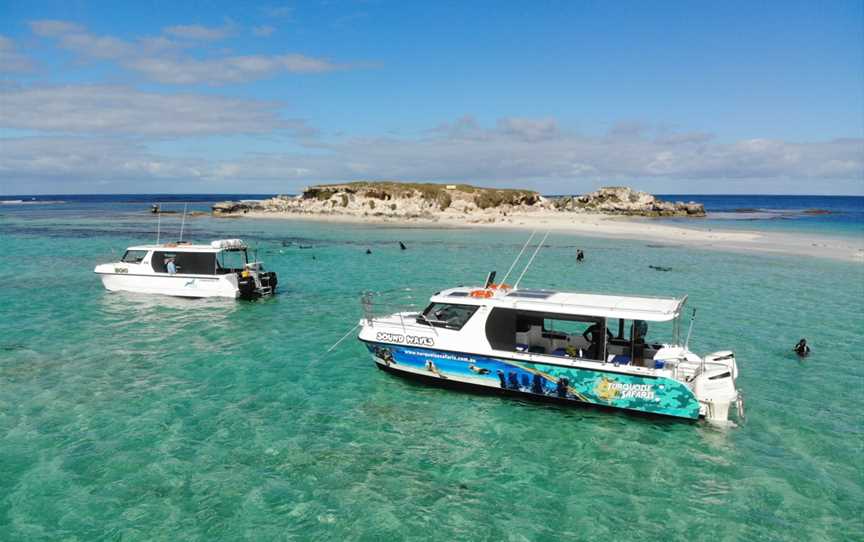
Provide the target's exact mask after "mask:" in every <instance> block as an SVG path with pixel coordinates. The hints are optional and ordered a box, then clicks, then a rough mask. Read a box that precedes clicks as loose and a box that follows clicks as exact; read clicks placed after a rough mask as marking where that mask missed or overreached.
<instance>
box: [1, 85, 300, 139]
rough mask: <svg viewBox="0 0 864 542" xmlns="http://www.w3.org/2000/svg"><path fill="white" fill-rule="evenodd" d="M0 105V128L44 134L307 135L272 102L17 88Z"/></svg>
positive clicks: (96, 88)
mask: <svg viewBox="0 0 864 542" xmlns="http://www.w3.org/2000/svg"><path fill="white" fill-rule="evenodd" d="M3 103H4V114H3V116H2V117H0V127H3V128H12V129H23V130H34V131H43V132H61V133H75V134H121V135H132V136H146V137H183V136H193V135H217V134H220V135H224V134H229V135H233V134H270V133H273V132H275V131H278V130H290V131H292V132H294V133H301V134H303V135H308V134H309V133H310V131H311V128H309V127H308V126H306V125H305V124H304V123H303V122H302V121H299V120H288V119H284V118H282V117H281V115H280V114H279V111H278V110H279V108H280V107H282V104H278V103H274V102H262V101H257V100H248V99H239V98H225V97H220V96H204V95H197V94H159V93H154V92H142V91H139V90H136V89H134V88H130V87H125V86H105V85H74V86H56V87H30V88H26V87H19V88H13V89H9V90H7V91H5V92H4V95H3Z"/></svg>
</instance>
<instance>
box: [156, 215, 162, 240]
mask: <svg viewBox="0 0 864 542" xmlns="http://www.w3.org/2000/svg"><path fill="white" fill-rule="evenodd" d="M161 233H162V209H161V208H160V209H159V211H157V212H156V244H157V245H158V244H159V235H160V234H161Z"/></svg>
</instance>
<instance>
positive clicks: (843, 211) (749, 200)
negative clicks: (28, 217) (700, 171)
mask: <svg viewBox="0 0 864 542" xmlns="http://www.w3.org/2000/svg"><path fill="white" fill-rule="evenodd" d="M274 195H275V194H156V195H154V194H93V195H39V196H33V195H17V196H0V201H3V200H7V201H8V200H25V201H28V202H40V201H55V202H62V203H55V204H53V205H52V208H51V209H50V211H51V213H52V216H58V215H60V214H62V213H63V212H64V211H65V212H69V213H71V214H78V213H81V212H84V211H92V212H94V213H100V212H103V211H105V210H106V209H108V208H109V207H110V210H111V212H118V211H122V210H128V211H130V212H133V213H137V212H138V211H140V210H141V208H142V205H150V204H152V203H156V202H158V203H161V204H162V208H163V209H167V210H174V211H181V212H182V209H183V205H184V204H185V203H188V209H189V210H198V211H206V210H209V208H210V205H211V204H212V203H213V202H216V201H225V200H240V199H264V198H269V197H273V196H274ZM658 197H660V198H661V199H664V200H667V201H698V202H700V203H704V204H705V209H706V211H707V213H708V216H707V217H706V218H704V219H699V220H694V219H689V218H683V219H680V218H670V219H663V220H662V221H663V222H671V223H676V224H678V225H686V226H688V227H693V228H701V229H707V228H721V229H722V228H730V229H752V230H766V231H788V232H796V233H802V232H803V233H807V232H810V233H816V234H823V235H834V236H844V237H845V236H864V196H782V195H781V196H778V195H699V194H666V195H660V196H658ZM4 207H10V208H4V209H3V210H4V211H5V212H10V213H14V212H15V210H16V209H17V210H20V211H22V212H25V213H27V214H32V213H34V212H36V211H37V209H34V208H33V207H37V208H45V207H44V206H40V205H35V206H33V205H14V206H4ZM55 207H56V208H55Z"/></svg>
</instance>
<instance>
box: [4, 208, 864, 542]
mask: <svg viewBox="0 0 864 542" xmlns="http://www.w3.org/2000/svg"><path fill="white" fill-rule="evenodd" d="M100 198H101V199H100ZM176 198H177V199H175V200H173V201H168V198H167V197H165V196H156V197H154V196H144V197H140V198H137V199H133V198H130V197H129V196H119V197H116V198H114V199H112V198H105V197H102V196H100V197H97V198H91V199H88V198H80V199H79V198H73V197H69V196H63V197H56V198H54V197H52V199H63V200H65V201H67V203H64V204H46V205H8V206H7V205H2V206H0V241H2V246H3V249H4V257H3V258H0V271H2V273H3V276H4V277H6V280H5V281H3V282H2V283H0V540H60V539H65V540H104V539H108V540H208V541H209V540H238V539H252V540H353V539H359V540H400V539H423V540H427V539H428V540H447V541H450V540H463V539H464V540H496V541H497V540H599V539H604V540H622V539H628V540H630V539H638V540H664V541H665V540H688V541H691V540H696V541H698V540H706V541H715V540H721V541H726V540H728V541H733V540H767V541H797V540H861V539H864V519H862V518H864V468H862V465H864V414H862V412H864V410H862V408H861V405H862V399H861V397H862V392H864V355H862V352H864V339H862V333H861V330H862V329H864V312H862V306H864V266H862V265H861V264H855V263H848V262H839V261H833V260H821V259H816V258H801V257H784V256H769V255H764V256H763V255H758V254H752V253H748V254H740V253H726V252H721V251H717V250H711V251H703V250H698V249H692V248H682V247H675V246H668V245H657V244H654V243H650V242H644V241H639V240H632V241H624V240H608V239H595V238H590V237H581V236H575V235H563V234H555V235H551V236H550V237H549V239H548V241H547V245H548V247H547V248H544V249H543V250H542V251H541V252H540V253H539V255H538V257H537V260H536V261H535V264H534V266H533V267H532V268H531V270H530V271H529V272H528V273H527V274H526V276H525V279H524V283H523V285H524V286H525V287H550V288H558V289H570V290H585V291H592V292H604V293H630V294H648V295H652V294H653V295H684V294H688V295H689V296H690V297H689V302H688V304H689V306H690V307H695V308H697V309H698V319H697V322H696V326H695V330H694V335H693V340H692V341H691V346H692V348H693V349H694V350H696V351H697V352H700V353H706V352H711V351H716V350H721V349H727V348H731V349H734V350H735V351H736V354H737V356H738V359H739V364H740V368H741V376H740V379H739V385H740V387H741V389H742V390H743V391H744V393H745V395H746V399H747V414H748V416H747V421H746V423H745V424H744V425H743V426H741V427H737V428H725V429H724V428H715V427H711V426H708V425H706V424H704V423H695V424H691V423H680V422H675V421H670V420H665V419H655V418H644V417H634V416H629V415H626V414H622V413H616V412H605V411H598V410H593V409H589V408H578V407H559V406H550V405H544V404H536V403H530V402H524V401H518V400H513V399H507V398H499V397H494V396H484V395H473V394H467V393H460V392H454V391H448V390H441V389H436V388H428V387H423V386H419V385H416V384H413V383H410V382H407V381H404V380H402V379H399V378H396V377H394V376H391V375H388V374H385V373H383V372H381V371H378V370H376V369H375V368H374V365H373V364H372V362H371V360H369V359H368V354H367V353H366V351H365V348H363V347H362V346H361V345H360V344H358V343H357V342H356V341H354V340H353V339H349V340H347V341H346V342H345V343H343V344H342V345H341V346H340V347H339V348H337V349H336V350H335V351H334V352H333V353H332V354H331V355H330V356H328V357H326V358H323V359H322V354H323V352H324V351H325V350H326V349H327V348H328V347H329V346H330V345H332V344H333V343H334V342H335V341H336V340H337V339H338V338H340V337H341V336H342V335H343V334H344V333H345V332H346V331H348V330H349V329H350V328H351V326H352V325H354V323H356V321H357V320H358V319H359V318H360V316H361V309H360V305H359V296H360V294H361V292H363V291H366V290H372V291H377V292H381V296H380V297H381V298H383V299H392V300H393V301H394V302H396V303H397V304H413V305H422V304H424V303H425V301H426V299H428V296H429V295H430V294H432V293H433V292H435V291H438V290H440V289H441V288H444V287H448V286H453V285H456V284H471V283H477V282H480V281H481V280H482V279H483V277H484V276H485V273H486V272H487V271H489V270H491V269H498V270H499V271H504V270H506V269H507V268H508V267H509V265H510V263H511V261H512V258H513V257H514V256H515V255H516V253H517V252H518V251H519V248H520V247H521V245H522V243H523V242H524V240H525V238H526V237H527V234H526V233H525V232H509V231H477V230H472V229H467V228H466V229H446V230H445V229H439V230H432V229H423V228H399V227H389V226H388V227H385V226H356V225H351V226H349V225H332V224H322V223H315V222H302V221H295V220H278V219H273V220H247V219H216V218H211V217H208V216H195V217H193V216H190V217H187V218H186V223H185V226H184V227H185V234H184V238H186V239H190V240H193V241H209V240H211V239H215V238H227V237H232V238H233V237H241V238H244V239H247V240H248V241H249V242H251V243H252V244H253V245H254V246H255V247H256V248H257V250H258V254H259V257H260V258H261V259H263V260H264V261H265V262H266V263H267V266H268V268H270V269H273V270H275V271H277V272H278V273H279V276H280V290H279V292H278V295H276V296H275V297H274V298H271V299H266V300H263V301H259V302H234V301H222V300H199V301H195V300H181V299H172V298H160V297H150V296H138V295H131V294H123V293H108V292H106V291H105V290H104V289H103V288H102V286H101V284H100V282H99V280H98V278H97V277H96V276H95V275H94V274H93V272H92V270H93V267H94V266H95V265H96V264H98V263H102V262H107V261H112V260H114V259H116V258H118V257H119V256H120V255H121V254H122V252H123V250H124V249H125V248H126V247H127V246H129V245H132V244H137V243H141V242H150V241H152V240H154V237H155V230H156V218H155V217H154V216H153V215H151V214H150V213H148V212H147V208H148V207H149V203H150V202H152V201H161V202H168V203H169V204H171V205H175V206H177V208H179V209H180V210H182V203H180V202H182V201H189V199H190V198H189V197H187V196H176ZM3 199H9V197H4V198H3ZM221 199H239V198H238V197H237V196H233V197H223V196H205V197H201V198H200V199H199V201H196V202H194V203H193V204H190V205H189V209H190V210H206V209H207V208H209V205H208V204H209V202H210V201H214V200H221ZM670 199H671V198H670ZM680 199H699V197H694V198H689V197H683V198H680ZM703 199H704V197H703ZM855 201H857V200H855ZM706 203H707V202H706ZM799 203H802V202H800V201H799V202H796V205H797V204H799ZM823 203H824V202H823ZM853 204H855V202H854V201H853ZM783 205H788V204H787V203H784V204H783ZM844 205H845V204H844ZM763 207H764V206H763ZM812 207H819V205H810V204H809V203H804V208H812ZM742 208H756V205H749V204H747V205H743V206H742ZM766 208H767V207H766ZM786 208H791V206H790V207H784V209H786ZM709 209H710V207H709ZM819 216H823V217H828V216H832V215H819ZM161 220H162V225H161V228H162V232H163V239H164V238H171V237H172V235H174V236H175V237H176V235H175V234H176V233H177V232H179V228H180V222H181V217H180V216H179V215H173V216H172V215H163V216H162V219H161ZM807 220H810V218H809V217H806V218H802V219H800V222H799V223H801V224H806V223H807V222H806V221H807ZM797 221H798V219H795V220H788V221H782V222H778V221H777V220H775V219H765V223H772V224H773V223H774V222H778V223H784V224H785V223H786V222H797ZM728 222H733V221H732V220H729V221H728ZM749 222H750V223H751V227H753V228H755V227H756V226H755V225H758V224H761V223H760V222H758V221H749ZM724 223H726V222H724ZM734 223H736V224H737V223H738V221H734ZM766 227H769V226H766ZM770 227H774V226H770ZM783 227H785V226H783ZM796 227H797V226H796ZM844 227H846V226H837V228H836V229H837V230H838V231H839V230H842V229H843V228H844ZM820 228H822V227H821V226H819V227H815V226H814V228H813V230H811V231H813V232H817V233H821V232H822V229H820ZM172 232H173V233H172ZM400 240H401V241H403V242H405V244H406V245H407V246H408V250H405V251H401V250H399V247H398V244H397V241H400ZM300 246H311V247H312V248H306V249H301V248H300ZM367 248H369V249H371V250H372V254H370V255H367V254H365V251H366V249H367ZM576 248H581V249H583V250H584V251H585V253H586V256H587V258H586V261H585V263H583V264H581V265H577V264H575V263H574V253H575V250H576ZM651 265H654V266H662V267H666V268H670V269H671V270H670V271H668V272H660V271H657V270H655V269H652V268H651V267H649V266H651ZM802 336H803V337H807V339H808V341H809V342H810V343H811V344H812V346H813V353H812V355H811V356H810V357H809V358H807V359H805V360H800V359H798V358H797V357H796V356H795V355H794V354H793V353H792V352H791V347H792V345H794V344H795V342H796V341H797V340H798V339H799V338H801V337H802ZM649 337H650V333H649Z"/></svg>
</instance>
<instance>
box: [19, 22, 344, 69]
mask: <svg viewBox="0 0 864 542" xmlns="http://www.w3.org/2000/svg"><path fill="white" fill-rule="evenodd" d="M30 27H31V29H32V31H33V33H34V34H36V35H38V36H41V37H46V38H52V39H57V40H58V42H59V44H60V46H61V47H62V48H64V49H67V50H69V51H72V52H74V53H76V54H78V55H80V56H82V57H85V58H88V59H99V60H113V61H115V62H117V63H118V64H119V65H120V66H122V67H124V68H126V69H129V70H132V71H135V72H138V73H140V74H142V75H144V76H145V77H147V78H148V79H150V80H152V81H156V82H159V83H165V84H176V85H188V84H209V85H222V84H227V83H243V82H248V81H253V80H256V79H262V78H265V77H272V76H274V75H277V74H280V73H323V72H329V71H333V70H339V69H345V68H346V67H347V66H344V65H339V64H335V63H333V62H330V61H329V60H325V59H320V58H313V57H309V56H306V55H302V54H297V53H286V54H282V55H234V56H226V57H218V58H206V59H199V58H191V57H182V56H179V55H178V54H177V53H178V52H179V51H180V50H181V49H183V48H185V47H189V46H190V44H189V43H188V42H184V41H182V39H183V38H185V39H194V40H213V39H218V38H220V37H224V36H225V35H227V34H228V33H230V32H231V31H232V28H233V25H231V24H228V25H226V26H225V27H220V28H209V27H203V26H199V25H186V26H173V27H168V28H166V29H165V32H166V33H169V34H171V35H173V36H175V37H178V38H181V41H174V40H171V39H169V38H166V37H165V36H157V37H152V36H150V37H142V38H139V39H138V40H137V41H135V42H131V41H125V40H121V39H118V38H115V37H113V36H97V35H94V34H91V33H89V32H87V31H86V29H84V28H83V27H82V26H80V25H77V24H74V23H70V22H66V21H56V20H45V21H33V22H31V23H30ZM268 29H269V30H268ZM258 31H259V32H263V33H264V34H266V33H267V32H269V31H272V28H271V27H259V29H258ZM264 34H261V35H264Z"/></svg>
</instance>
